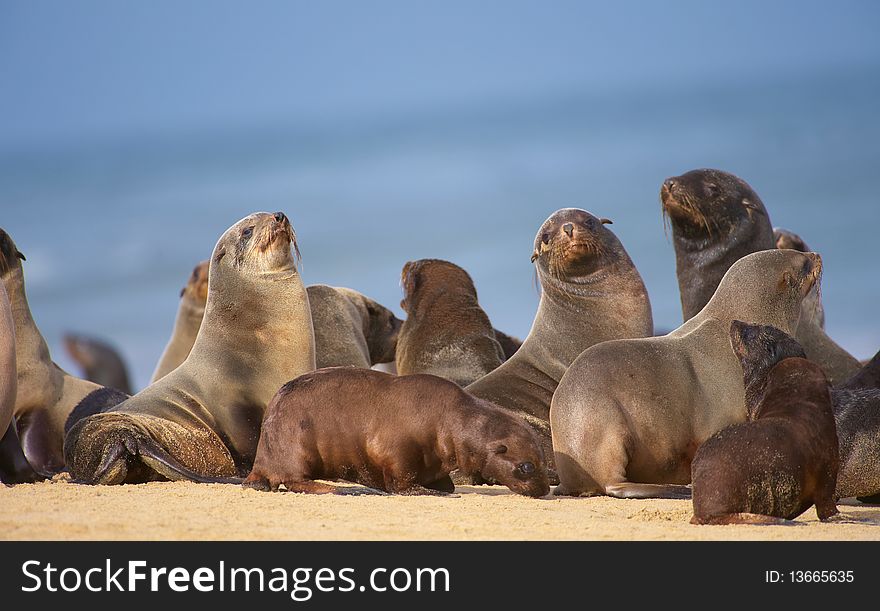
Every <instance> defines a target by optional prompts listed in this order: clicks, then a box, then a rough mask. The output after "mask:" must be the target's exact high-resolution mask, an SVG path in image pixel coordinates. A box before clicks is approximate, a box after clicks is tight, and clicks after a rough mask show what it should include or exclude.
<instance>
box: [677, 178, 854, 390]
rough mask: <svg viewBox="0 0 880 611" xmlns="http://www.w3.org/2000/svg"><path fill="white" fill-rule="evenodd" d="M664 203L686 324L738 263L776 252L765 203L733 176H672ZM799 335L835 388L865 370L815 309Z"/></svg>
mask: <svg viewBox="0 0 880 611" xmlns="http://www.w3.org/2000/svg"><path fill="white" fill-rule="evenodd" d="M660 200H661V202H662V205H663V212H664V219H667V218H668V219H669V221H670V222H671V224H672V236H673V245H674V247H675V259H676V271H677V275H678V284H679V288H680V290H681V306H682V313H683V315H684V320H688V319H690V318H691V317H693V316H694V315H695V314H697V313H698V312H699V311H700V310H701V309H702V308H703V306H704V305H706V303H707V302H708V301H709V299H710V298H711V297H712V294H713V292H714V291H715V288H716V287H717V286H718V283H719V282H720V280H721V278H722V276H724V273H725V272H726V271H727V270H728V268H730V266H731V265H732V264H733V263H734V262H735V261H737V260H739V259H740V258H742V257H744V256H745V255H747V254H750V253H753V252H758V251H760V250H770V249H775V248H776V240H775V239H774V237H773V228H772V225H771V223H770V218H769V215H768V214H767V209H766V208H765V207H764V204H763V202H762V201H761V199H760V198H759V197H758V194H757V193H755V191H754V190H753V189H752V188H751V187H750V186H749V185H748V184H747V183H746V182H745V181H744V180H742V179H741V178H738V177H736V176H734V175H733V174H729V173H728V172H723V171H721V170H711V169H702V170H692V171H690V172H687V173H686V174H682V175H681V176H675V177H672V178H668V179H666V180H665V181H664V182H663V186H662V187H661V189H660ZM807 303H808V306H807V307H815V305H812V306H810V305H809V301H808V302H807ZM796 337H797V339H798V341H799V342H800V343H801V345H803V347H804V350H806V351H807V355H808V356H809V357H810V359H811V360H813V361H815V362H816V363H818V364H819V365H821V366H822V368H823V369H824V370H825V373H826V374H827V375H828V378H829V379H830V380H831V382H832V383H834V384H837V383H840V382H842V381H844V380H846V379H847V378H848V377H850V376H851V375H852V374H853V373H855V371H856V370H857V369H858V368H859V362H858V361H857V360H856V359H855V358H853V356H852V355H850V354H848V353H847V352H846V351H845V350H844V349H843V348H841V347H840V346H838V345H837V344H836V343H834V341H833V340H832V339H831V338H830V337H828V336H827V335H826V334H825V332H824V331H823V330H822V328H821V327H820V326H819V325H818V324H817V320H816V318H815V316H814V313H813V311H811V310H806V311H804V312H803V314H802V316H801V321H800V323H799V324H798V328H797V333H796Z"/></svg>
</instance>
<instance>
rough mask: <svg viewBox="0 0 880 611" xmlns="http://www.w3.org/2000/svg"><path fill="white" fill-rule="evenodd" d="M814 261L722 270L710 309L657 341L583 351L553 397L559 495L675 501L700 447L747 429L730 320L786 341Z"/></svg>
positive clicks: (767, 256)
mask: <svg viewBox="0 0 880 611" xmlns="http://www.w3.org/2000/svg"><path fill="white" fill-rule="evenodd" d="M821 269H822V265H821V258H820V257H819V255H817V254H815V253H799V252H796V251H793V250H766V251H761V252H757V253H753V254H751V255H748V256H746V257H744V258H742V259H740V260H739V261H737V262H736V263H734V264H733V266H732V267H731V268H730V269H729V270H728V272H727V274H725V276H724V278H723V279H722V280H721V283H720V284H719V286H718V290H717V291H715V295H714V296H713V297H712V300H711V301H710V302H709V303H708V304H707V305H706V307H705V308H703V310H702V311H701V312H700V313H699V314H697V315H696V316H694V317H693V318H691V319H690V320H689V321H688V322H686V323H685V324H683V325H682V326H681V327H679V328H678V329H676V330H675V331H673V332H672V333H670V334H669V335H666V336H663V337H648V338H643V339H625V340H614V341H609V342H604V343H602V344H598V345H596V346H593V347H592V348H589V349H588V350H586V351H584V352H583V353H582V354H581V355H580V356H579V357H578V358H577V359H576V360H575V362H574V363H572V365H571V367H570V368H569V369H568V371H567V372H566V373H565V376H563V378H562V380H561V381H560V383H559V388H557V390H556V394H555V395H554V396H553V404H552V407H551V408H550V423H551V428H552V432H553V449H554V450H555V453H556V469H557V472H558V474H559V479H560V486H559V487H558V488H557V489H556V490H555V492H556V494H568V495H575V496H577V495H581V494H586V495H591V494H607V495H609V496H616V497H623V498H650V497H681V496H686V495H688V494H689V491H688V490H687V489H686V488H684V487H683V486H684V485H685V484H687V483H688V482H689V481H690V477H691V459H692V458H693V455H694V452H695V451H696V449H697V447H699V445H700V444H702V443H703V442H704V441H706V440H707V439H708V438H709V437H711V436H712V435H714V434H715V433H716V432H718V431H719V430H721V429H722V428H724V427H726V426H728V425H730V424H736V423H739V422H743V421H745V419H746V410H745V403H744V395H745V389H744V386H743V380H742V369H741V368H740V365H739V363H738V362H737V359H736V356H735V355H734V354H733V351H732V350H731V349H730V335H729V330H730V323H731V322H732V321H733V320H735V319H742V320H750V321H754V322H757V323H761V324H770V325H773V326H775V327H779V328H780V329H783V330H788V331H791V330H793V329H794V327H795V325H796V324H797V320H798V317H799V315H800V307H801V301H802V300H803V298H804V296H805V295H806V294H807V292H808V291H809V290H810V288H811V287H812V286H813V284H814V283H816V282H818V279H819V275H820V273H821Z"/></svg>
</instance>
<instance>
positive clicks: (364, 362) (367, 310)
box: [306, 284, 402, 369]
mask: <svg viewBox="0 0 880 611" xmlns="http://www.w3.org/2000/svg"><path fill="white" fill-rule="evenodd" d="M306 291H308V293H309V304H310V306H311V310H312V323H313V325H314V328H315V354H316V357H317V361H318V367H319V368H320V367H336V366H346V365H347V366H354V367H364V368H367V369H369V368H370V366H372V365H378V364H380V363H391V362H393V361H394V355H395V351H396V349H397V338H398V333H399V332H400V328H401V324H402V321H401V320H400V319H399V318H397V317H396V316H395V315H394V312H392V311H391V310H389V309H388V308H386V307H385V306H383V305H381V304H380V303H378V302H376V301H374V300H373V299H370V298H369V297H367V296H366V295H363V294H361V293H359V292H357V291H355V290H352V289H349V288H345V287H333V286H327V285H326V284H313V285H311V286H309V287H307V288H306Z"/></svg>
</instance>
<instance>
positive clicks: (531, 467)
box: [516, 462, 535, 475]
mask: <svg viewBox="0 0 880 611" xmlns="http://www.w3.org/2000/svg"><path fill="white" fill-rule="evenodd" d="M516 470H517V471H519V472H520V473H523V474H525V475H528V474H529V473H534V472H535V464H534V463H530V462H521V463H519V464H518V465H517V466H516Z"/></svg>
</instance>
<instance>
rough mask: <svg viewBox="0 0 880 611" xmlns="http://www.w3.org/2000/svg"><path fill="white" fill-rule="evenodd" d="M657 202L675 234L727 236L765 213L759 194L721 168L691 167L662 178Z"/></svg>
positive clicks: (681, 235)
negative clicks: (679, 173)
mask: <svg viewBox="0 0 880 611" xmlns="http://www.w3.org/2000/svg"><path fill="white" fill-rule="evenodd" d="M660 202H661V203H662V205H663V214H664V219H666V218H668V219H669V220H670V221H671V222H672V231H673V234H674V236H675V237H676V238H684V239H695V240H706V239H711V238H712V237H713V236H718V237H726V236H728V235H729V234H730V233H732V232H733V231H734V230H735V229H737V228H739V227H751V226H752V225H753V224H754V219H755V218H756V217H757V216H763V217H766V216H767V210H766V209H765V208H764V203H763V202H762V201H761V198H759V197H758V194H757V193H755V191H754V190H753V189H752V188H751V187H750V186H749V185H748V183H746V181H744V180H743V179H741V178H739V177H737V176H734V175H733V174H730V173H729V172H724V171H721V170H711V169H702V170H691V171H690V172H687V173H685V174H682V175H681V176H673V177H671V178H667V179H666V180H664V181H663V185H662V186H661V187H660Z"/></svg>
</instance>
